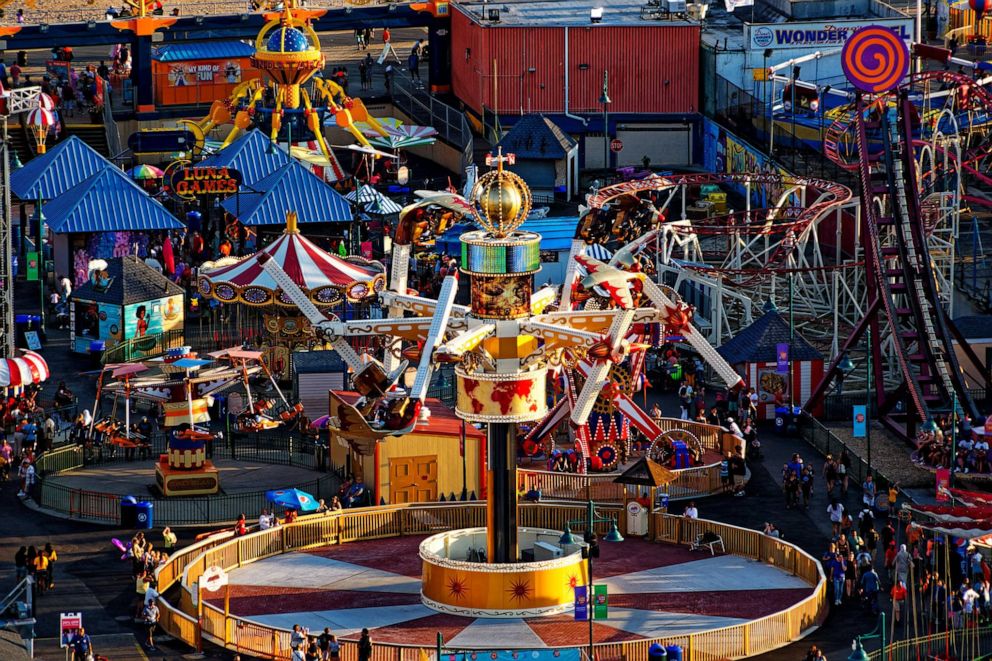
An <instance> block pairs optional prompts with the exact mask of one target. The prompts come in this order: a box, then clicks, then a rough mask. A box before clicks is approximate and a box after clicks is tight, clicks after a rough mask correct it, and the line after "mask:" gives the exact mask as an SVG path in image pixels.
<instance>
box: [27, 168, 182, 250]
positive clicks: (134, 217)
mask: <svg viewBox="0 0 992 661" xmlns="http://www.w3.org/2000/svg"><path fill="white" fill-rule="evenodd" d="M42 212H43V213H44V214H45V220H46V222H47V223H48V226H49V227H50V228H51V229H52V231H53V232H55V233H56V234H68V233H71V232H114V231H121V230H129V231H139V232H140V231H149V230H167V229H182V227H183V224H182V223H180V222H179V221H178V220H176V218H175V217H174V216H173V215H172V214H171V213H169V212H168V211H167V210H166V208H165V207H163V206H162V205H161V204H160V203H159V202H158V200H155V199H153V198H152V197H151V196H150V195H148V193H146V192H145V191H144V190H142V189H141V187H140V186H138V185H137V184H136V183H134V182H133V181H132V180H131V177H129V176H127V174H125V173H124V172H122V171H121V170H120V169H119V168H116V167H114V166H113V165H106V166H105V167H104V168H103V169H102V170H100V171H99V172H97V173H96V174H94V175H92V176H90V178H89V179H86V180H85V181H83V182H81V183H79V184H77V185H76V186H74V187H73V188H71V189H69V191H67V192H66V193H65V194H64V195H61V196H59V197H58V198H56V199H54V200H52V201H51V202H49V203H48V204H46V205H44V206H43V207H42Z"/></svg>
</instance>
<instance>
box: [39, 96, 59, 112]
mask: <svg viewBox="0 0 992 661" xmlns="http://www.w3.org/2000/svg"><path fill="white" fill-rule="evenodd" d="M38 107H39V108H43V109H44V110H55V100H54V99H52V97H50V96H49V95H47V94H45V93H44V92H41V93H40V94H38Z"/></svg>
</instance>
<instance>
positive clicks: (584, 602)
mask: <svg viewBox="0 0 992 661" xmlns="http://www.w3.org/2000/svg"><path fill="white" fill-rule="evenodd" d="M575 619H576V620H588V619H589V590H588V588H587V587H586V586H585V585H576V586H575Z"/></svg>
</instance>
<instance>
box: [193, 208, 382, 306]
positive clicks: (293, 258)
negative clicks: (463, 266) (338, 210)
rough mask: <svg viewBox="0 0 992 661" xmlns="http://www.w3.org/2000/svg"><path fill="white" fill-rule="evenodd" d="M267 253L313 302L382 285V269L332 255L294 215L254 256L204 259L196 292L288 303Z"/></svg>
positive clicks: (356, 297) (356, 295)
mask: <svg viewBox="0 0 992 661" xmlns="http://www.w3.org/2000/svg"><path fill="white" fill-rule="evenodd" d="M261 253H265V254H267V255H269V256H271V257H272V258H273V259H274V260H276V263H277V264H279V266H281V267H282V269H283V271H285V272H286V275H288V276H289V277H290V278H291V279H292V280H293V282H295V283H296V284H297V286H298V287H300V289H302V290H303V291H304V292H305V293H307V295H309V297H310V300H312V301H313V302H314V303H316V304H317V305H334V304H337V303H340V302H341V298H342V297H346V298H347V299H348V300H350V301H360V300H362V299H365V298H369V297H371V296H374V295H375V294H376V293H378V292H379V291H381V290H382V289H383V288H384V287H385V286H386V276H385V267H383V266H382V264H380V263H378V262H370V261H368V260H365V259H362V258H360V257H349V258H347V259H344V258H341V257H338V256H337V255H334V254H331V253H329V252H327V251H325V250H323V249H321V248H319V247H318V246H317V245H315V244H314V243H313V242H312V241H310V240H309V239H307V238H306V237H304V236H303V235H302V234H300V233H299V232H298V231H297V229H296V220H295V218H292V219H290V220H289V221H288V222H287V227H286V231H285V232H283V234H282V236H280V237H279V238H278V239H276V240H275V241H273V242H272V243H271V244H269V245H268V246H266V247H265V248H263V249H262V250H261V251H259V252H258V253H256V254H255V255H251V256H249V257H245V258H244V259H242V260H239V261H236V262H233V263H226V264H225V263H223V262H221V263H216V264H211V263H207V264H204V265H203V268H202V269H201V270H200V283H199V289H200V293H201V294H203V295H204V296H211V297H213V298H215V299H217V300H219V301H221V302H224V303H233V302H241V303H247V304H248V305H273V304H275V305H286V306H293V303H292V301H290V300H289V298H288V297H287V296H286V295H285V294H283V293H282V291H281V290H279V287H278V285H277V284H276V282H275V280H273V279H272V276H270V275H269V274H268V273H266V272H265V271H264V270H263V269H262V266H261V264H260V263H259V261H258V255H259V254H261Z"/></svg>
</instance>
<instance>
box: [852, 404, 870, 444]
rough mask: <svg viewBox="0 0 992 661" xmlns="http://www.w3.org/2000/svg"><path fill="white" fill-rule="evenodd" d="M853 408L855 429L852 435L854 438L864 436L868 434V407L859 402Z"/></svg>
mask: <svg viewBox="0 0 992 661" xmlns="http://www.w3.org/2000/svg"><path fill="white" fill-rule="evenodd" d="M853 408H854V414H853V416H852V418H853V421H854V431H853V433H852V436H854V438H864V437H865V436H867V434H868V407H867V406H865V405H864V404H858V405H856V406H854V407H853Z"/></svg>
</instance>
